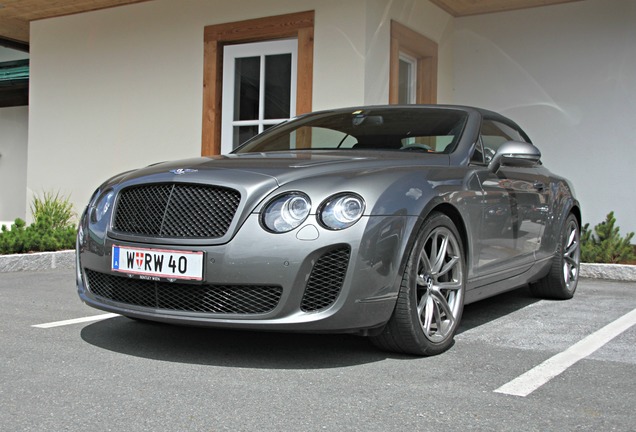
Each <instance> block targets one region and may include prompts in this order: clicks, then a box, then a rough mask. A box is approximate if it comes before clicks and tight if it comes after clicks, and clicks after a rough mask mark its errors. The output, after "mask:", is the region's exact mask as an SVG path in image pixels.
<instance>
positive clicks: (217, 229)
mask: <svg viewBox="0 0 636 432" xmlns="http://www.w3.org/2000/svg"><path fill="white" fill-rule="evenodd" d="M240 201H241V194H240V193H239V192H238V191H236V190H234V189H228V188H222V187H216V186H206V185H197V184H180V183H178V184H170V183H166V184H151V185H143V186H133V187H129V188H127V189H124V190H123V191H121V193H120V194H119V199H118V201H117V207H116V209H115V217H114V222H113V229H114V230H115V231H117V232H120V233H124V234H135V235H144V236H150V237H161V238H166V237H180V238H183V237H186V238H219V237H223V236H224V235H225V233H226V232H227V230H228V228H229V226H230V224H231V223H232V219H233V218H234V214H235V213H236V209H237V208H238V205H239V202H240Z"/></svg>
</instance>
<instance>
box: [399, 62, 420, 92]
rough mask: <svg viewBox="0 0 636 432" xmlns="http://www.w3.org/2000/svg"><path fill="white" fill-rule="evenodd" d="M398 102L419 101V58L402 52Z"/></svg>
mask: <svg viewBox="0 0 636 432" xmlns="http://www.w3.org/2000/svg"><path fill="white" fill-rule="evenodd" d="M398 103H399V104H414V103H417V60H416V59H415V58H414V57H411V56H410V55H408V54H404V53H400V67H399V84H398Z"/></svg>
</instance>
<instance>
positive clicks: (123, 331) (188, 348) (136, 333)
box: [81, 288, 538, 369]
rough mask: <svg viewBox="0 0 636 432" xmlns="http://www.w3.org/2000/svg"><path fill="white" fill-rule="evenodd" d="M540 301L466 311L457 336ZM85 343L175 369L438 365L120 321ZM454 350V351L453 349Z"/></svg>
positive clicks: (304, 337)
mask: <svg viewBox="0 0 636 432" xmlns="http://www.w3.org/2000/svg"><path fill="white" fill-rule="evenodd" d="M536 301H538V299H536V298H534V297H532V296H531V295H530V293H529V291H528V289H527V288H521V289H517V290H515V291H511V292H508V293H505V294H501V295H499V296H496V297H493V298H490V299H487V300H483V301H480V302H478V303H473V304H471V305H467V306H466V307H465V310H464V315H463V318H462V323H461V325H460V328H459V330H458V334H459V333H462V332H464V331H467V330H470V329H472V328H475V327H478V326H480V325H483V324H486V323H488V322H490V321H493V320H495V319H497V318H500V317H502V316H504V315H507V314H509V313H511V312H514V311H516V310H518V309H521V308H523V307H525V306H527V305H529V304H532V303H534V302H536ZM81 337H82V339H83V340H84V341H85V342H87V343H89V344H91V345H94V346H96V347H99V348H102V349H106V350H109V351H113V352H118V353H121V354H126V355H132V356H136V357H142V358H149V359H154V360H162V361H168V362H175V363H188V364H200V365H214V366H221V367H240V368H257V369H328V368H338V367H346V366H352V365H360V364H366V363H373V362H379V361H382V360H386V359H389V358H390V359H398V360H413V359H417V360H420V361H435V358H434V357H430V358H420V357H416V356H411V355H400V354H395V353H387V352H383V351H381V350H379V349H378V348H376V347H375V346H374V345H373V344H372V343H371V342H370V341H369V340H368V339H367V338H363V337H358V336H354V335H343V334H301V333H279V332H256V331H239V330H229V329H210V328H201V327H186V326H177V325H168V324H161V323H152V322H144V321H136V320H131V319H128V318H125V317H116V318H112V319H108V320H103V321H98V322H95V323H93V324H90V325H88V326H85V327H84V328H83V329H82V331H81ZM451 349H452V348H451Z"/></svg>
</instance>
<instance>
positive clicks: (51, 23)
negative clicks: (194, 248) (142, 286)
mask: <svg viewBox="0 0 636 432" xmlns="http://www.w3.org/2000/svg"><path fill="white" fill-rule="evenodd" d="M307 10H314V11H315V34H314V44H315V45H314V89H313V109H314V110H318V109H325V108H332V107H338V106H350V105H361V104H365V103H374V104H384V103H387V102H388V59H389V50H388V47H389V36H390V35H389V29H390V25H389V22H390V20H391V19H392V18H394V19H397V20H399V21H400V22H402V23H403V24H405V25H408V26H410V27H412V28H414V29H416V30H418V31H421V32H422V33H424V34H425V35H426V36H428V37H430V38H432V39H434V40H437V39H438V38H442V36H444V37H445V40H446V41H450V40H451V38H450V37H449V36H448V33H447V29H448V26H449V23H450V16H449V15H448V14H446V13H445V12H442V11H441V10H439V9H438V8H436V7H434V6H431V5H430V4H429V3H428V1H427V0H392V1H388V0H370V1H367V0H346V1H341V0H270V1H267V2H263V1H261V0H241V1H240V2H228V1H225V0H188V1H187V2H175V1H173V0H155V1H152V2H147V3H139V4H133V5H129V6H124V7H118V8H113V9H107V10H101V11H95V12H90V13H85V14H80V15H72V16H66V17H60V18H54V19H48V20H40V21H35V22H33V23H31V102H30V103H31V107H30V110H31V112H30V121H29V154H28V158H29V168H28V180H27V182H28V187H29V189H30V190H32V191H33V192H36V193H38V192H41V191H42V190H50V189H51V188H53V189H55V190H60V191H61V192H62V193H64V194H70V195H71V200H72V201H73V202H74V203H75V204H76V209H77V210H78V211H81V208H82V206H83V205H85V203H86V201H87V200H88V198H89V197H90V195H91V193H92V191H93V190H94V189H95V187H97V186H98V185H99V183H101V181H103V180H104V179H106V178H108V177H110V176H111V175H113V174H115V173H117V172H121V171H124V170H128V169H133V168H137V167H140V166H144V165H147V164H149V163H153V162H157V161H161V160H168V159H177V158H186V157H192V156H198V155H199V154H200V149H201V117H202V94H203V90H202V82H203V29H204V27H205V26H207V25H212V24H219V23H224V22H233V21H240V20H245V19H252V18H262V17H266V16H272V15H280V14H286V13H292V12H300V11H307ZM450 45H451V44H450V43H445V44H444V45H443V47H442V53H443V55H441V57H443V58H442V59H441V60H440V65H442V66H440V67H444V68H445V69H446V72H445V73H444V74H443V77H442V76H440V86H441V87H442V88H443V90H442V91H440V93H442V94H441V95H440V98H441V99H443V98H444V97H450V93H451V92H450V91H449V90H448V89H449V88H451V86H450V84H449V83H448V79H447V77H449V76H450V73H449V72H450V68H449V64H452V60H449V58H450V57H451V56H450V51H449V49H448V47H449V46H450ZM441 75H442V74H441ZM444 94H445V95H446V96H444Z"/></svg>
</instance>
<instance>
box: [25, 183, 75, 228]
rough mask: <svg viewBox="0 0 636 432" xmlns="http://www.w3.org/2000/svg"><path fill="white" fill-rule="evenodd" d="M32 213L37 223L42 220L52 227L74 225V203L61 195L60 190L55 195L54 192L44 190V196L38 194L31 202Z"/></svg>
mask: <svg viewBox="0 0 636 432" xmlns="http://www.w3.org/2000/svg"><path fill="white" fill-rule="evenodd" d="M31 213H33V219H34V220H35V223H38V222H39V221H41V222H42V224H45V225H48V226H50V228H52V229H58V228H66V227H69V226H72V225H73V218H74V217H75V212H74V211H73V204H71V202H70V201H69V199H68V197H62V196H60V193H59V192H57V193H56V194H55V195H53V193H52V192H44V193H43V194H42V198H39V197H38V196H37V195H36V196H35V197H34V198H33V203H32V204H31Z"/></svg>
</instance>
